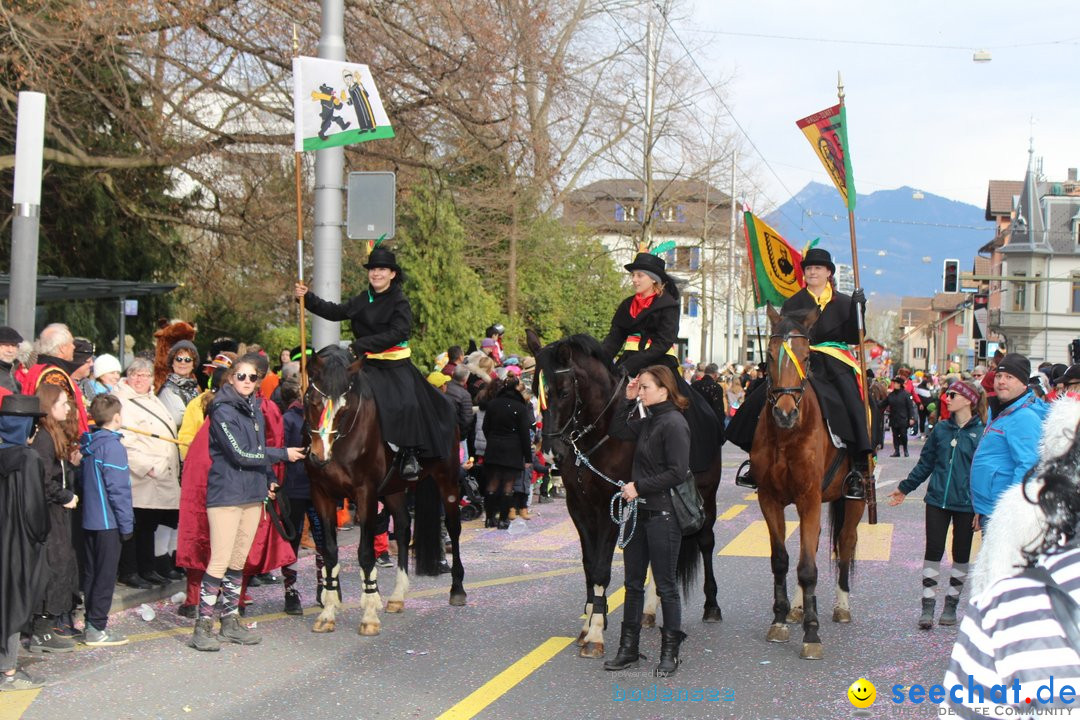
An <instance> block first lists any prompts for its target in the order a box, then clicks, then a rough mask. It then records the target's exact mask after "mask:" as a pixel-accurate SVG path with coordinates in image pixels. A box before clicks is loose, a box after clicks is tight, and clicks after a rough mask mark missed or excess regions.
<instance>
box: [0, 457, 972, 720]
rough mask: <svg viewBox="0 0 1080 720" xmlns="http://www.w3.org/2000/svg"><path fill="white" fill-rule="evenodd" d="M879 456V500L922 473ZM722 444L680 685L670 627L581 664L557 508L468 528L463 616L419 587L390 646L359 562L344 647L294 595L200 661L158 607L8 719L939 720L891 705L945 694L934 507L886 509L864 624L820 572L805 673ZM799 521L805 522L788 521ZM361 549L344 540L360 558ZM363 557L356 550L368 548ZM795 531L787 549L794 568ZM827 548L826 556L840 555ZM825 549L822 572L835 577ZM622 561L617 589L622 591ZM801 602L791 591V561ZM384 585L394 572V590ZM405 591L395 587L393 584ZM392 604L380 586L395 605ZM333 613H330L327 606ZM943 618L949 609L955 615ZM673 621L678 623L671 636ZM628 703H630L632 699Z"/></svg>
mask: <svg viewBox="0 0 1080 720" xmlns="http://www.w3.org/2000/svg"><path fill="white" fill-rule="evenodd" d="M920 447H921V444H920V443H919V442H918V441H913V442H912V451H913V452H912V455H913V456H912V457H911V458H910V459H904V458H898V459H894V458H888V457H885V458H883V459H882V465H881V471H882V472H881V478H880V483H879V491H878V494H879V498H884V496H885V495H886V494H887V493H888V492H889V491H890V490H891V489H892V488H893V487H894V486H895V483H896V482H897V481H899V480H900V479H902V478H903V477H904V476H905V475H906V473H907V471H908V470H909V469H910V468H911V467H912V466H913V464H914V463H915V461H916V456H917V453H918V450H919V448H920ZM729 448H730V446H727V447H725V465H727V466H728V467H727V469H726V473H725V482H724V483H723V485H722V486H721V488H720V491H719V495H718V508H719V512H720V513H721V514H722V519H720V520H718V521H717V524H716V528H715V532H716V537H717V551H718V556H717V557H715V558H714V567H715V569H716V572H717V579H718V583H719V585H720V594H719V602H720V605H721V608H722V610H723V615H724V619H723V622H722V623H720V624H714V625H705V624H702V623H701V622H700V617H701V604H702V598H701V595H700V592H698V593H695V594H694V595H692V596H691V597H690V598H689V599H688V600H687V602H686V607H685V610H684V630H686V631H687V632H688V634H689V639H688V640H687V641H686V643H685V644H684V645H683V650H682V659H683V663H684V664H683V665H682V667H681V668H680V670H679V672H678V674H677V675H676V676H675V677H673V678H669V679H666V680H657V679H656V678H654V677H652V675H651V669H652V666H653V664H654V663H655V660H656V658H657V656H658V651H659V645H660V636H659V630H655V629H654V630H645V631H643V648H642V649H643V651H644V652H645V653H646V654H647V655H648V656H649V660H650V661H649V662H648V663H645V666H644V668H642V669H639V670H636V671H627V672H622V673H608V672H605V671H604V670H603V667H602V663H601V661H598V660H588V659H583V658H579V657H578V656H577V652H576V651H577V648H576V646H575V645H574V644H573V639H574V638H575V637H576V635H577V633H578V631H579V629H580V627H581V620H580V613H581V608H582V602H583V599H584V588H583V585H584V580H583V575H582V573H581V567H580V560H579V557H580V551H579V548H578V545H577V538H576V535H575V533H574V531H573V527H572V525H571V523H570V520H569V518H568V516H567V514H566V509H565V505H564V503H563V502H562V501H561V500H558V501H556V502H554V503H550V504H544V505H536V506H534V515H535V518H534V519H533V520H530V521H529V522H528V531H527V532H526V533H523V534H520V535H514V536H511V535H508V534H507V533H506V532H505V531H498V530H485V529H483V528H482V527H480V526H479V524H478V523H476V522H474V523H470V524H469V525H467V527H466V529H465V531H464V538H465V543H464V545H463V562H464V563H465V568H466V577H465V585H466V589H467V591H468V593H469V598H468V604H467V606H466V607H463V608H455V607H451V606H450V605H449V604H448V602H447V598H448V589H449V584H448V582H447V580H446V576H443V577H442V578H413V584H412V588H411V591H410V594H409V596H408V598H407V601H406V610H405V613H404V614H400V615H391V614H382V622H383V626H382V633H381V635H379V636H377V637H361V636H359V635H358V634H357V632H356V628H357V626H358V624H359V618H360V611H359V610H358V609H357V608H356V604H357V601H358V599H359V585H360V583H359V579H358V578H359V576H358V573H357V570H356V557H355V553H354V548H353V547H352V546H349V547H347V548H345V549H344V551H343V554H342V556H343V563H344V564H343V568H342V577H343V579H344V581H343V585H344V592H345V602H346V609H345V610H344V611H343V612H341V613H339V615H338V625H337V631H336V632H335V633H333V634H330V635H320V634H314V633H312V632H311V627H312V625H313V622H314V619H315V610H309V612H308V614H306V615H304V616H303V617H290V616H286V615H284V614H283V613H281V612H280V611H281V608H282V590H281V587H280V586H279V585H278V586H269V587H266V586H264V587H260V588H255V589H253V590H252V594H253V596H254V598H255V604H254V606H252V607H251V608H250V610H249V613H248V618H247V621H248V622H255V623H256V624H257V628H256V629H257V630H258V631H259V632H261V633H262V634H263V638H264V639H263V642H262V644H261V645H257V646H253V647H240V646H235V645H230V646H226V647H224V648H223V649H222V652H220V653H205V654H204V653H198V652H196V651H194V650H192V649H190V648H188V647H187V646H186V643H187V640H188V637H189V635H190V631H191V630H190V627H191V621H189V620H185V619H183V618H179V617H178V616H177V615H176V614H175V612H174V611H175V605H172V604H170V603H168V602H159V603H156V604H155V605H154V607H155V610H156V611H157V617H156V618H155V619H154V620H152V621H150V622H146V621H144V620H142V619H141V618H140V617H139V615H138V613H137V611H136V610H127V611H124V612H121V613H118V614H116V615H114V616H113V618H112V619H111V621H110V623H111V625H113V626H115V627H117V628H119V629H120V630H121V631H122V632H125V633H127V634H128V635H129V637H130V638H131V640H132V642H131V644H130V645H128V646H125V647H118V648H101V649H88V648H86V647H85V646H80V648H79V650H78V651H77V652H75V653H72V654H69V655H66V656H64V655H61V656H52V657H46V658H44V659H42V658H37V657H30V658H26V660H27V661H28V668H29V671H30V672H31V673H32V674H34V675H35V676H37V677H40V678H42V679H44V680H46V681H47V683H48V684H47V686H46V687H45V688H43V689H42V690H39V691H31V692H26V693H6V694H4V695H3V696H0V718H4V719H5V720H6V719H7V718H19V717H22V718H26V719H27V720H39V719H40V720H55V719H56V718H66V717H81V718H91V719H96V718H184V717H198V718H258V719H259V720H264V719H271V718H293V717H327V718H470V717H480V718H515V719H519V720H526V719H528V718H544V719H545V720H547V719H558V718H567V719H571V718H572V719H576V718H584V717H589V718H650V717H693V718H698V717H702V718H704V717H708V718H754V719H761V720H764V719H766V718H783V719H785V720H787V719H791V718H830V719H832V718H838V717H841V718H842V717H856V716H857V717H911V718H919V717H935V716H937V715H938V708H937V707H936V706H933V705H926V704H923V705H911V704H905V705H897V704H894V703H893V702H891V700H890V699H889V698H890V694H891V690H890V689H891V688H892V686H894V685H902V686H910V685H911V684H913V683H920V684H923V685H932V684H934V683H938V682H940V681H941V679H942V677H943V675H944V667H945V663H946V660H947V658H948V654H949V651H950V649H951V647H952V642H953V639H954V637H955V629H954V628H944V627H935V628H934V629H933V630H930V631H919V630H917V629H916V628H915V619H916V617H917V615H918V613H919V597H920V591H921V586H920V568H921V562H922V552H923V530H922V527H923V503H922V492H921V490H920V491H916V492H915V493H913V494H912V495H911V496H909V498H908V500H907V501H906V502H905V503H904V504H903V505H902V506H900V507H898V508H889V507H888V506H887V505H886V504H884V502H882V503H881V504H880V505H879V519H880V522H879V524H878V525H877V526H876V527H871V526H867V525H865V524H864V525H862V526H860V549H859V554H858V556H857V557H858V560H857V564H856V572H855V575H854V579H853V586H852V593H851V607H852V612H853V615H854V621H853V622H852V623H851V624H850V625H837V624H834V623H832V622H831V621H830V620H829V618H830V616H831V612H829V611H830V610H831V607H832V601H833V597H834V591H833V587H834V585H835V575H834V574H833V573H832V572H831V570H830V569H829V566H828V565H822V569H821V572H820V576H819V592H820V595H819V609H820V612H821V615H822V633H821V634H822V641H823V643H824V648H825V658H824V659H823V660H821V661H808V660H800V659H799V646H800V640H801V628H798V627H796V626H792V641H791V642H790V643H788V644H783V645H781V644H770V643H767V642H765V631H766V629H767V628H768V625H769V622H770V620H771V611H770V606H771V602H772V600H771V576H770V573H769V561H768V558H767V552H768V550H767V543H766V542H765V540H764V534H763V531H762V530H760V528H762V527H763V523H762V522H761V514H760V511H759V510H758V507H757V504H756V502H754V500H753V497H752V496H750V495H748V492H747V491H746V490H744V489H742V488H738V487H736V486H735V485H734V484H733V482H731V478H732V477H733V476H734V470H735V467H736V466H737V465H738V463H739V461H741V460H742V459H743V456H742V453H740V452H738V451H737V450H729ZM788 517H789V519H791V520H794V519H796V518H795V515H794V511H793V509H790V508H789V514H788ZM350 540H353V539H352V538H350V536H349V533H343V534H342V542H343V543H345V544H348V543H349V542H350ZM353 542H355V540H353ZM796 544H797V535H795V536H792V537H790V538H789V540H788V548H789V551H791V552H792V553H795V552H797V548H796ZM824 544H825V543H822V545H824ZM826 557H827V556H826V551H825V549H824V548H822V549H821V551H820V552H819V562H821V563H824V562H825V561H826ZM619 560H620V557H619V556H618V555H616V563H617V564H618V566H617V567H616V569H615V573H614V575H615V579H614V582H615V584H614V586H613V587H612V588H610V589H609V593H616V591H617V590H618V588H619V587H620V586H621V584H620V583H621V578H622V569H621V563H620V562H619ZM792 565H793V568H792V576H791V579H790V581H789V582H790V586H791V587H793V586H794V582H795V581H794V562H793V563H792ZM301 568H302V575H301V577H302V587H303V590H302V594H303V597H304V601H305V605H310V604H313V599H314V593H313V585H314V570H313V561H312V558H310V557H309V558H306V559H304V560H303V561H302V565H301ZM384 577H385V576H384ZM387 580H389V578H387ZM389 590H390V588H389V587H387V586H386V584H385V583H384V584H382V585H381V591H382V595H383V599H384V600H385V598H386V597H387V596H388V595H389ZM611 604H612V606H613V607H614V610H613V611H612V613H611V616H610V626H609V629H608V631H607V633H606V641H607V648H608V650H607V652H608V656H609V657H610V656H612V655H613V654H614V650H615V647H616V646H617V644H618V626H619V622H620V621H621V620H622V607H621V593H618V594H615V595H613V597H612V599H611ZM316 609H317V608H316ZM939 611H940V603H939ZM660 624H662V619H661V623H660ZM860 677H865V678H867V679H868V680H870V681H871V682H872V683H873V684H874V685H875V686H876V687H877V692H878V700H877V702H876V703H875V704H874V705H873V706H872V707H871V708H870V709H869V710H867V711H862V712H860V713H858V714H857V713H856V710H855V708H854V707H853V706H852V705H851V703H850V702H849V700H848V699H847V688H848V686H849V685H850V684H851V683H852V682H854V681H855V680H857V679H858V678H860ZM654 685H655V691H656V692H658V693H660V694H662V693H663V691H664V690H675V691H679V690H684V691H686V693H687V696H688V697H689V696H690V695H689V694H690V692H691V691H693V690H700V691H701V696H702V697H706V698H708V697H710V696H711V697H713V698H719V699H716V700H703V701H699V702H692V701H685V702H683V701H679V702H661V701H660V700H655V701H653V700H647V699H646V700H640V701H638V700H632V699H630V698H633V697H635V695H634V693H635V691H636V692H638V693H642V694H643V695H644V697H645V698H649V697H650V694H651V692H653V689H654ZM620 694H621V695H622V697H623V698H624V699H621V700H620V699H619V697H620Z"/></svg>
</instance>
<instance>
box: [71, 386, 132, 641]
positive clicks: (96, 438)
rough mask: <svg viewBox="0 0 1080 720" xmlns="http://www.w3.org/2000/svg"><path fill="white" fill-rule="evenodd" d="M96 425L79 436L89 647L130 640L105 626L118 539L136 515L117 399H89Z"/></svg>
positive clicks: (129, 529)
mask: <svg viewBox="0 0 1080 720" xmlns="http://www.w3.org/2000/svg"><path fill="white" fill-rule="evenodd" d="M90 416H91V417H92V418H93V419H94V423H95V424H96V425H97V427H98V429H97V430H96V431H94V432H92V433H87V434H85V435H84V436H83V442H82V454H83V462H82V467H81V470H82V497H83V530H84V542H83V553H84V556H85V559H86V561H85V567H86V571H85V580H84V582H85V584H84V587H83V593H84V595H85V603H86V629H85V632H84V640H83V641H84V642H85V643H86V644H87V645H90V646H92V647H100V646H110V645H126V644H127V642H128V639H127V638H126V637H125V636H123V635H121V634H120V633H118V632H117V631H115V630H108V629H106V625H107V624H108V622H109V607H110V606H111V605H112V596H113V589H114V588H115V587H116V572H117V566H118V564H119V562H120V543H121V542H122V541H124V540H128V539H129V538H131V535H132V533H133V532H134V530H135V514H134V510H133V509H132V504H131V475H130V472H129V470H128V458H127V450H125V449H124V446H123V445H122V444H121V443H120V433H119V432H117V431H118V430H119V429H120V426H121V421H120V400H118V399H117V398H116V397H114V396H112V395H98V396H97V397H95V398H94V401H93V402H92V403H90Z"/></svg>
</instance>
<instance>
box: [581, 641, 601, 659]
mask: <svg viewBox="0 0 1080 720" xmlns="http://www.w3.org/2000/svg"><path fill="white" fill-rule="evenodd" d="M578 655H580V656H581V657H583V658H594V659H595V658H602V657H604V643H602V642H587V643H585V644H584V645H582V646H581V650H580V652H578Z"/></svg>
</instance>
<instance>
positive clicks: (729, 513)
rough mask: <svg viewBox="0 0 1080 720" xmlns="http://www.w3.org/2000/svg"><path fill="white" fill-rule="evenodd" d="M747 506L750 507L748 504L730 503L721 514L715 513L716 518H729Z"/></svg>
mask: <svg viewBox="0 0 1080 720" xmlns="http://www.w3.org/2000/svg"><path fill="white" fill-rule="evenodd" d="M748 507H750V506H749V505H732V506H731V507H729V508H728V509H727V510H725V511H724V512H722V513H721V514H719V515H717V516H716V519H717V520H730V519H731V518H733V517H735V516H736V515H738V514H739V513H741V512H742V511H743V510H745V509H746V508H748Z"/></svg>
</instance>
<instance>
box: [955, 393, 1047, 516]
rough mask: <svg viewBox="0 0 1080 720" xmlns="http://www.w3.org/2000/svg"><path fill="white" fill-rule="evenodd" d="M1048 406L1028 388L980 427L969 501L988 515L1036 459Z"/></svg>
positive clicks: (980, 512)
mask: <svg viewBox="0 0 1080 720" xmlns="http://www.w3.org/2000/svg"><path fill="white" fill-rule="evenodd" d="M1047 410H1048V407H1047V405H1046V403H1044V402H1043V401H1042V400H1039V399H1038V398H1036V397H1035V395H1034V394H1033V393H1032V392H1031V391H1030V390H1029V391H1027V392H1026V393H1024V394H1023V395H1021V396H1020V397H1019V398H1017V399H1016V400H1015V401H1013V402H1012V403H1010V404H1009V406H1008V407H1006V408H1005V409H1004V410H1002V411H1001V413H1000V414H999V415H998V416H997V417H995V418H993V419H992V420H991V421H990V424H989V425H987V426H986V429H985V430H983V437H982V440H981V441H980V442H979V449H978V450H976V451H975V459H974V460H973V461H972V463H971V501H972V505H974V506H975V512H976V513H978V514H979V515H989V514H990V513H991V512H992V511H993V509H994V505H996V504H997V501H998V498H999V497H1001V494H1002V493H1003V492H1005V490H1006V489H1007V488H1009V487H1011V486H1013V485H1015V484H1016V483H1018V482H1020V481H1021V480H1023V479H1024V475H1025V474H1027V471H1028V470H1030V469H1031V468H1032V467H1034V466H1035V463H1037V462H1038V461H1039V438H1040V437H1041V436H1042V422H1043V418H1044V417H1045V416H1046V412H1047Z"/></svg>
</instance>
